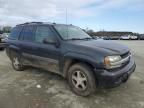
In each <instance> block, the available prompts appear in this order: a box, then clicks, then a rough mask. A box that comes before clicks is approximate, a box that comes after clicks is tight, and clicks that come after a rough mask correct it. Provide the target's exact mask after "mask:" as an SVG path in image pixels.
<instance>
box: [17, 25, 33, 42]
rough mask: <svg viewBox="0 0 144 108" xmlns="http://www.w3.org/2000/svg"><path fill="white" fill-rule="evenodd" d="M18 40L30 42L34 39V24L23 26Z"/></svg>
mask: <svg viewBox="0 0 144 108" xmlns="http://www.w3.org/2000/svg"><path fill="white" fill-rule="evenodd" d="M20 40H24V41H28V42H32V41H33V40H34V26H25V27H24V29H23V31H22V32H21V35H20Z"/></svg>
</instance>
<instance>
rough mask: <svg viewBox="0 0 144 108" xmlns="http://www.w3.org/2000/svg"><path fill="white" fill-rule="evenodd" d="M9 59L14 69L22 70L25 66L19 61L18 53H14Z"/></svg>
mask: <svg viewBox="0 0 144 108" xmlns="http://www.w3.org/2000/svg"><path fill="white" fill-rule="evenodd" d="M11 61H12V66H13V68H14V69H15V70H16V71H23V70H24V68H25V67H24V66H23V65H22V63H21V61H20V56H19V55H18V54H14V55H13V56H12V58H11Z"/></svg>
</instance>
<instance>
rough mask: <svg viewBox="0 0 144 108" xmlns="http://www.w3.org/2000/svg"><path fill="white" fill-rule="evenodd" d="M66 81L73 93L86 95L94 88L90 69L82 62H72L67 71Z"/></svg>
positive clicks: (93, 79)
mask: <svg viewBox="0 0 144 108" xmlns="http://www.w3.org/2000/svg"><path fill="white" fill-rule="evenodd" d="M68 82H69V85H70V87H71V89H72V91H73V92H74V93H76V94H77V95H80V96H88V95H90V94H92V93H93V92H94V91H95V90H96V81H95V78H94V75H93V72H92V69H91V68H90V67H89V66H88V65H86V64H83V63H78V64H74V65H73V66H72V67H70V69H69V71H68Z"/></svg>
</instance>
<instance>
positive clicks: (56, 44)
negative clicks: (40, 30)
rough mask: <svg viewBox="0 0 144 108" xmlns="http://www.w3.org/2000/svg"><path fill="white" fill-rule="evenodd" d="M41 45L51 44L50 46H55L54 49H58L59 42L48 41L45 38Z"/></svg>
mask: <svg viewBox="0 0 144 108" xmlns="http://www.w3.org/2000/svg"><path fill="white" fill-rule="evenodd" d="M43 43H44V44H51V45H55V46H56V47H58V46H59V42H58V41H57V40H56V39H54V38H53V39H48V38H45V39H44V40H43Z"/></svg>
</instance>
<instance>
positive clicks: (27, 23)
mask: <svg viewBox="0 0 144 108" xmlns="http://www.w3.org/2000/svg"><path fill="white" fill-rule="evenodd" d="M29 24H43V22H26V23H23V24H18V25H16V26H20V25H29Z"/></svg>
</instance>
